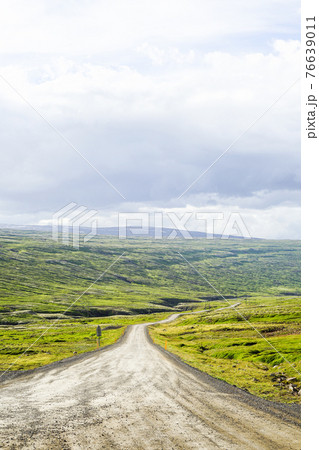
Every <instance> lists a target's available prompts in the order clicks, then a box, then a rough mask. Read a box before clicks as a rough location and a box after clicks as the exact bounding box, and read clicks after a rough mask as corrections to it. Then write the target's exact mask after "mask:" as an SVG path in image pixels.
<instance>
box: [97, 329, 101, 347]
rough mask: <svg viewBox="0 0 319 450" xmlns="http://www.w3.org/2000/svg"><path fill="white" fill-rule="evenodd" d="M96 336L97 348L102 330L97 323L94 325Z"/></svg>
mask: <svg viewBox="0 0 319 450" xmlns="http://www.w3.org/2000/svg"><path fill="white" fill-rule="evenodd" d="M96 336H97V348H99V347H100V344H101V336H102V330H101V327H100V325H98V326H97V327H96Z"/></svg>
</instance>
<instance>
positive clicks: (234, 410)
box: [0, 315, 300, 450]
mask: <svg viewBox="0 0 319 450" xmlns="http://www.w3.org/2000/svg"><path fill="white" fill-rule="evenodd" d="M176 317H177V315H174V316H172V317H171V318H170V320H173V319H174V318H176ZM146 326H147V325H145V324H142V325H134V326H131V327H130V328H129V329H128V330H127V332H126V334H125V336H124V338H123V339H122V340H121V342H119V343H118V344H116V345H114V346H111V347H110V348H106V349H105V350H101V351H97V352H93V353H90V354H87V355H85V356H84V357H81V358H80V357H78V358H77V357H75V358H71V359H70V360H68V361H66V362H62V363H60V364H53V365H50V366H47V367H46V368H42V369H40V370H35V371H33V372H31V373H28V374H26V375H23V376H19V377H17V378H15V379H11V380H10V379H7V380H5V381H4V382H2V383H1V385H0V394H1V405H0V414H1V419H0V425H1V428H0V447H1V448H5V449H37V450H38V449H83V450H84V449H85V450H88V449H121V450H125V449H129V450H135V449H147V450H149V449H183V450H186V449H201V450H203V449H215V448H217V449H220V448H221V449H227V450H230V449H241V450H243V449H258V450H260V449H299V448H300V427H299V418H298V416H299V413H298V411H295V409H294V408H290V407H289V406H286V405H283V406H281V405H276V404H272V403H270V402H266V401H263V400H260V399H257V398H256V397H254V396H251V395H249V394H247V393H245V392H243V391H241V390H240V389H237V388H235V387H233V386H230V385H227V384H226V383H223V382H221V381H218V380H214V379H212V378H211V377H208V376H205V375H203V374H201V373H199V372H198V371H196V370H193V369H191V368H189V367H188V366H186V365H185V364H183V363H179V362H178V361H177V360H175V359H174V358H173V357H171V356H170V355H168V354H166V353H165V352H164V351H161V350H160V349H158V348H157V347H156V346H155V345H153V344H152V342H151V340H150V339H149V338H148V335H147V328H146ZM81 356H82V355H81Z"/></svg>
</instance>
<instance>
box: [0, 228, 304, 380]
mask: <svg viewBox="0 0 319 450" xmlns="http://www.w3.org/2000/svg"><path fill="white" fill-rule="evenodd" d="M123 252H124V254H123ZM178 252H180V253H181V254H182V255H183V256H184V257H185V258H186V260H188V261H189V262H190V263H191V264H192V265H194V267H196V269H197V270H198V271H199V272H200V274H202V275H203V277H204V278H207V280H208V281H209V282H210V283H211V284H212V285H213V286H215V287H216V289H217V290H218V291H219V292H220V293H221V294H222V296H224V297H225V298H226V299H235V298H238V299H239V300H240V301H242V302H253V301H254V299H256V298H260V297H261V296H262V297H263V298H267V299H273V300H271V301H273V302H274V304H273V305H276V307H278V308H280V307H282V306H283V305H286V304H287V301H288V300H289V301H294V299H297V297H295V296H297V295H299V294H300V243H299V242H297V241H263V240H206V239H196V240H195V239H193V240H182V239H178V240H177V239H176V240H152V239H128V240H119V239H117V238H114V237H106V236H97V237H95V238H94V239H92V240H91V241H90V242H89V243H87V244H85V245H82V246H81V247H80V249H79V250H76V249H73V248H72V247H70V246H66V245H63V244H61V243H57V242H54V241H53V240H52V239H51V235H50V234H49V233H40V232H33V231H28V232H27V231H13V230H3V229H2V230H0V335H1V339H2V342H3V346H2V350H1V353H0V358H1V359H0V370H6V369H8V368H9V367H10V370H15V369H26V368H33V367H38V366H39V365H42V364H46V363H48V362H52V361H55V360H57V359H61V358H64V357H66V356H71V355H72V354H73V352H77V353H80V352H83V351H87V350H92V349H94V348H95V345H96V342H95V327H96V325H97V324H98V323H100V324H101V325H102V326H103V327H105V328H106V327H109V326H110V325H116V326H118V327H119V328H115V329H114V328H113V329H110V328H108V330H105V331H104V332H103V344H105V345H106V344H109V343H112V342H114V341H115V340H116V339H117V338H118V337H119V336H120V335H121V334H122V333H123V330H124V329H125V327H126V325H128V324H129V323H136V322H138V321H148V320H150V317H148V316H147V314H155V313H158V315H157V316H156V317H158V318H161V317H164V316H163V314H164V315H165V316H167V314H169V313H170V312H175V311H176V310H187V309H194V308H201V309H202V308H203V307H205V306H207V305H210V307H211V308H215V309H216V308H217V306H219V307H221V306H222V305H225V304H226V306H227V303H225V301H224V300H223V301H222V302H221V301H220V300H221V296H220V295H219V294H218V293H217V292H216V291H215V290H214V289H213V288H212V287H211V286H209V283H207V282H206V281H205V280H204V279H203V278H202V277H201V276H200V275H199V274H198V273H196V271H194V270H193V269H192V268H191V267H190V266H189V265H188V264H187V262H185V260H184V259H183V258H182V257H181V256H180V254H179V253H178ZM121 255H122V256H121ZM110 266H111V267H110ZM108 268H109V270H107V269H108ZM106 270H107V271H106ZM105 271H106V272H105ZM104 272H105V273H104ZM103 273H104V275H103V276H101V275H102V274H103ZM100 276H101V277H100ZM98 277H100V278H99V279H98V281H97V282H96V283H94V282H95V281H96V280H97V278H98ZM92 283H94V284H93V285H92ZM91 285H92V286H91ZM90 286H91V287H90ZM239 300H238V301H239ZM296 301H297V300H296ZM249 304H250V303H249ZM251 305H252V303H251ZM137 314H139V315H140V316H137ZM141 315H143V316H141ZM288 316H289V315H288ZM288 316H287V317H288ZM289 317H290V316H289ZM289 317H288V319H287V320H289ZM281 319H282V322H283V323H284V322H285V318H284V316H282V318H281ZM56 320H57V322H54V321H56ZM183 320H184V319H183ZM185 320H186V319H185ZM187 320H191V319H187ZM192 320H196V319H192ZM201 320H202V319H201ZM205 320H206V319H205ZM258 320H259V319H258ZM262 320H263V319H261V318H260V320H259V322H258V323H261V322H262ZM267 320H268V319H267ZM270 322H271V320H270ZM267 323H268V322H267ZM50 325H53V326H52V327H51V328H50V329H49V331H48V332H46V334H45V335H44V336H42V337H40V336H41V334H42V332H43V330H45V329H46V328H47V327H48V326H50ZM217 325H218V324H215V323H214V325H213V323H211V324H209V323H207V324H206V325H205V327H206V326H207V327H211V326H214V327H215V326H217ZM244 325H245V324H244V323H242V324H241V326H244ZM192 326H194V327H197V328H198V333H199V335H200V336H201V334H202V333H203V337H205V333H206V331H205V330H206V328H205V327H204V328H205V329H202V326H204V325H203V323H202V324H199V323H197V322H196V324H195V322H194V324H193V325H192ZM223 326H224V325H223ZM258 326H259V325H258ZM265 326H266V325H265ZM267 326H268V325H267ZM274 326H277V325H274ZM230 328H232V327H231V326H230ZM235 328H236V327H235ZM237 328H238V327H237ZM171 330H173V329H171ZM174 333H175V332H173V335H174ZM187 333H188V331H187ZM214 333H215V334H214V336H216V339H217V340H221V341H220V342H222V339H236V338H237V337H238V339H242V336H243V335H245V336H246V334H247V333H248V334H249V333H251V331H248V329H247V330H246V329H245V330H242V328H240V329H238V330H237V329H235V330H233V329H232V330H226V329H225V327H224V328H223V327H221V329H220V331H219V332H218V333H217V331H214ZM228 333H231V336H228ZM232 333H235V334H234V335H233V334H232ZM243 333H244V334H243ZM248 334H247V336H246V337H247V339H248V338H250V337H251V338H252V335H251V336H250V334H249V335H248ZM193 335H194V333H192V334H189V337H191V336H193ZM163 336H164V335H163ZM236 336H237V337H236ZM296 336H299V335H298V333H297V331H296ZM38 338H39V339H38ZM36 339H38V340H37V342H36V345H34V346H32V348H30V349H29V350H28V351H27V352H26V353H24V352H25V351H26V350H27V349H28V347H29V345H30V344H32V342H34V341H35V340H36ZM158 339H159V341H160V342H163V339H164V337H162V338H161V335H160V334H159V335H158ZM176 339H177V341H176V348H175V350H176V349H177V350H180V347H179V344H180V343H181V342H179V341H178V339H179V338H177V336H176ZM196 339H197V338H196ZM196 339H195V340H194V345H195V342H197V341H196ZM200 339H201V337H200ZM298 339H299V337H298ZM210 344H211V342H210V341H209V343H208V344H206V343H204V344H203V345H204V346H207V345H208V347H209V345H210ZM221 345H222V344H221ZM254 345H255V344H254ZM258 345H259V344H258ZM278 345H280V343H278ZM291 345H292V347H293V344H291ZM186 347H187V346H186ZM195 347H196V346H195ZM235 347H236V346H234V348H232V349H231V353H229V352H230V350H229V349H228V350H227V351H226V350H225V349H222V350H221V351H223V352H226V353H225V355H226V354H228V355H230V354H233V355H234V356H233V357H225V358H224V357H223V358H220V353H218V355H219V356H218V355H217V354H215V353H214V355H213V353H211V356H212V357H213V358H215V357H216V358H217V357H218V358H219V359H223V361H228V362H227V364H228V363H229V364H230V363H232V360H237V359H238V360H241V359H240V358H238V356H237V353H236V352H238V351H239V350H240V349H239V347H240V346H237V347H236V348H235ZM248 347H249V346H248ZM248 347H247V348H248ZM214 348H215V347H214ZM256 349H257V350H260V349H259V347H258V348H257V347H256ZM235 350H236V351H235ZM216 351H217V350H216V349H215V350H213V349H212V348H210V347H209V352H216ZM294 351H295V352H296V354H297V353H298V350H297V347H296V349H295V350H294ZM227 352H228V353H227ZM195 353H196V352H195ZM201 354H202V356H203V357H204V356H206V355H208V353H207V352H206V350H203V352H202V353H201ZM22 355H23V356H22ZM17 358H19V360H18V361H17V362H16V363H15V364H14V365H13V366H11V364H12V362H14V361H16V359H17ZM256 358H257V356H256ZM194 361H195V360H194ZM241 361H244V362H241V363H240V364H244V363H245V364H246V363H247V364H248V363H250V360H248V359H247V360H246V359H245V360H244V359H242V360H241ZM252 362H253V361H252ZM273 362H275V361H273ZM194 364H195V363H194ZM223 364H224V362H223ZM225 364H226V363H225ZM261 364H268V362H266V361H263V362H261ZM269 364H272V362H271V363H269ZM221 370H224V369H222V368H221ZM249 370H250V369H249ZM219 375H220V374H219V373H217V376H219Z"/></svg>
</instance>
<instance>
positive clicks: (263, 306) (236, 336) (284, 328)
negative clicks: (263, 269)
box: [150, 297, 301, 403]
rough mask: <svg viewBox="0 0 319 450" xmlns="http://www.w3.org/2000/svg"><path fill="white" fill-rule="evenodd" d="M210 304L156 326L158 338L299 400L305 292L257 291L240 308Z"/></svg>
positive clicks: (227, 375) (205, 365)
mask: <svg viewBox="0 0 319 450" xmlns="http://www.w3.org/2000/svg"><path fill="white" fill-rule="evenodd" d="M230 303H231V304H235V303H236V302H234V301H231V302H230ZM206 306H207V307H208V308H209V311H207V312H203V313H200V314H196V315H184V316H182V317H180V318H179V319H177V320H176V321H174V322H172V323H168V324H159V325H155V326H152V327H150V334H151V337H152V338H153V340H154V342H155V343H156V344H158V345H161V346H162V347H164V346H165V342H166V343H167V350H168V351H170V352H172V353H174V354H176V355H178V356H179V357H180V358H181V359H182V360H183V361H184V362H186V363H188V364H190V365H191V366H193V367H196V368H198V369H200V370H202V371H204V372H206V373H208V374H209V375H211V376H213V377H216V378H219V379H221V380H225V381H227V382H228V383H230V384H233V385H235V386H238V387H240V388H242V389H245V390H247V391H248V392H250V393H252V394H255V395H259V396H260V397H263V398H266V399H268V400H275V401H281V402H287V403H299V402H300V370H301V367H300V298H299V297H256V298H255V297H253V298H249V299H245V300H241V302H240V305H238V306H237V307H236V310H235V309H234V308H228V306H229V304H227V302H225V301H223V302H219V301H218V302H214V303H209V304H208V305H206ZM245 319H246V320H245ZM263 338H265V339H263Z"/></svg>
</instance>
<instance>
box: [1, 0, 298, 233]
mask: <svg viewBox="0 0 319 450" xmlns="http://www.w3.org/2000/svg"><path fill="white" fill-rule="evenodd" d="M299 14H300V10H299V1H295V0H259V1H255V0H254V1H253V0H242V1H241V0H196V1H195V0H170V1H167V0H161V1H158V2H155V1H150V0H149V1H145V0H144V1H141V0H140V1H139V0H137V1H134V2H132V1H129V0H116V1H113V0H108V1H105V0H104V1H98V0H90V1H88V0H63V1H58V0H55V1H54V2H52V1H50V0H47V1H41V2H39V1H38V0H35V1H33V0H30V1H28V2H25V1H15V0H10V1H4V0H2V1H1V14H0V52H1V66H0V76H1V78H0V127H1V137H0V140H1V167H0V171H1V177H0V198H1V200H0V223H7V224H39V223H42V224H43V223H49V221H50V218H51V217H52V214H53V213H54V212H55V211H57V210H59V209H60V208H62V207H63V206H64V205H66V204H68V203H70V202H76V203H78V204H79V205H85V206H86V207H88V208H90V209H96V210H98V216H99V225H100V226H108V225H116V217H117V212H119V211H120V212H128V211H134V212H136V211H148V210H150V211H160V210H170V211H176V212H178V213H183V212H185V211H201V212H208V211H219V212H224V213H230V212H232V211H239V212H240V213H241V215H242V216H243V218H244V220H245V223H246V225H247V228H248V229H249V231H250V234H251V235H253V236H257V237H268V238H299V237H300V217H299V214H300V211H299V190H300V173H299V171H300V119H299V101H300V100H299V89H300V86H299V81H297V80H298V78H299V76H300V74H299V48H300V36H299V25H300V17H299ZM8 83H9V84H10V85H9V84H8ZM36 111H37V112H38V113H39V114H37V112H36ZM40 115H41V116H42V117H41V116H40ZM43 118H44V119H46V120H47V121H49V122H50V124H52V126H53V127H54V128H55V130H54V129H53V128H52V127H50V125H49V124H48V123H47V122H46V121H45V120H44V119H43ZM258 118H259V120H257V121H256V119H258ZM255 121H256V123H254V122H255ZM251 124H253V125H252V126H251ZM249 127H250V128H249ZM248 128H249V129H248ZM247 129H248V131H247V132H246V133H244V132H245V131H246V130H247ZM56 130H57V131H58V132H59V133H61V135H62V136H63V137H64V138H65V139H67V140H68V141H69V142H70V143H71V144H72V145H73V146H74V148H75V149H76V150H78V152H80V153H81V154H82V155H83V156H84V157H85V158H86V159H87V161H89V163H90V164H91V165H90V164H89V163H88V162H87V161H85V160H84V159H83V158H82V157H81V156H80V155H79V153H77V151H76V150H75V149H74V148H72V147H71V146H70V145H69V144H68V143H67V142H66V141H65V140H63V138H62V137H61V135H59V133H58V132H57V131H56ZM242 133H244V134H243V136H241V135H242ZM240 136H241V137H240ZM237 138H239V139H237ZM235 140H236V142H235V143H234V145H233V146H232V147H231V148H230V149H229V151H228V152H227V153H226V154H225V155H224V156H223V157H221V158H220V159H219V161H218V162H217V163H216V164H215V165H214V166H213V167H211V169H210V170H208V171H207V172H206V173H205V174H204V175H203V176H202V177H201V178H200V179H199V180H198V181H197V182H196V183H195V184H193V185H192V183H193V182H194V180H195V179H196V178H198V177H199V175H200V174H201V173H202V172H204V171H205V170H206V169H207V168H208V167H209V166H210V165H211V164H212V163H213V162H214V161H215V160H216V159H217V158H218V157H219V156H220V155H221V154H222V153H223V152H224V151H225V150H226V149H227V148H228V147H229V146H230V145H231V144H232V143H233V141H235ZM92 166H94V168H95V169H96V170H95V169H94V168H93V167H92ZM98 172H99V173H98ZM101 174H102V175H103V176H101ZM103 177H104V178H103ZM105 179H106V180H108V181H110V182H111V183H112V184H113V186H114V187H115V188H116V189H117V190H118V191H119V192H120V193H121V195H120V194H119V193H118V192H117V191H116V190H115V189H113V188H112V187H111V185H110V184H108V182H107V181H106V180H105ZM190 185H192V186H191V188H190V189H189V190H187V189H188V188H189V186H190ZM185 190H187V192H186V193H185V194H184V195H183V196H182V197H180V196H181V194H182V193H183V192H184V191H185ZM122 196H123V197H124V198H122ZM179 197H180V198H179Z"/></svg>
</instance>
